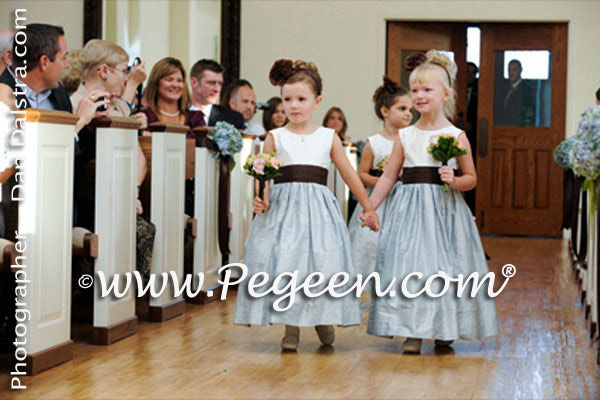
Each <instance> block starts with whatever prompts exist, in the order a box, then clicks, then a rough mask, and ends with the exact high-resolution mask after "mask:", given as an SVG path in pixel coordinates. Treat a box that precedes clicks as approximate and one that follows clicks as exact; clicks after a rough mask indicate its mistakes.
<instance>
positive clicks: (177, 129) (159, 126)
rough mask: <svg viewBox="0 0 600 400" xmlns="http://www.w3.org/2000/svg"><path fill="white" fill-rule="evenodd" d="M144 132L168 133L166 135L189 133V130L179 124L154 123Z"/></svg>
mask: <svg viewBox="0 0 600 400" xmlns="http://www.w3.org/2000/svg"><path fill="white" fill-rule="evenodd" d="M146 130H148V131H150V132H168V133H183V134H186V133H188V132H189V130H190V128H189V127H187V126H185V125H180V124H170V123H167V122H154V123H152V124H150V125H148V128H146Z"/></svg>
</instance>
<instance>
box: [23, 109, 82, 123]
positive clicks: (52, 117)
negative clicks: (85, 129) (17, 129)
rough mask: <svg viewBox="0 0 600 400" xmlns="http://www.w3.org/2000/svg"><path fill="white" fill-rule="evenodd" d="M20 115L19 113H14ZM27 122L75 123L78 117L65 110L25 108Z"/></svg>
mask: <svg viewBox="0 0 600 400" xmlns="http://www.w3.org/2000/svg"><path fill="white" fill-rule="evenodd" d="M15 115H17V117H20V116H21V114H15ZM25 118H26V119H27V122H46V123H48V124H63V125H75V124H76V123H77V121H79V117H77V116H76V115H73V114H71V113H68V112H66V111H55V110H40V109H38V108H28V109H27V110H25Z"/></svg>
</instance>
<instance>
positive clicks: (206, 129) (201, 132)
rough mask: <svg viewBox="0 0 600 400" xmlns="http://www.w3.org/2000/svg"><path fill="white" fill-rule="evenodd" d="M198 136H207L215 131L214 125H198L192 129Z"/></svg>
mask: <svg viewBox="0 0 600 400" xmlns="http://www.w3.org/2000/svg"><path fill="white" fill-rule="evenodd" d="M192 131H193V132H194V134H195V135H196V137H198V136H206V135H210V134H212V133H214V132H215V127H214V126H198V127H196V128H194V129H193V130H192Z"/></svg>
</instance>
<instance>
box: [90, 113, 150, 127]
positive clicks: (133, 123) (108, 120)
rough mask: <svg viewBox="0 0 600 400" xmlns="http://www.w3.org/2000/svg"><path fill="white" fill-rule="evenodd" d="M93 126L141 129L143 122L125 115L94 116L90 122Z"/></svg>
mask: <svg viewBox="0 0 600 400" xmlns="http://www.w3.org/2000/svg"><path fill="white" fill-rule="evenodd" d="M90 126H91V127H92V128H122V129H135V130H138V129H141V127H142V123H141V122H139V121H137V120H135V119H133V118H125V117H108V116H105V117H99V118H94V119H93V120H92V122H90Z"/></svg>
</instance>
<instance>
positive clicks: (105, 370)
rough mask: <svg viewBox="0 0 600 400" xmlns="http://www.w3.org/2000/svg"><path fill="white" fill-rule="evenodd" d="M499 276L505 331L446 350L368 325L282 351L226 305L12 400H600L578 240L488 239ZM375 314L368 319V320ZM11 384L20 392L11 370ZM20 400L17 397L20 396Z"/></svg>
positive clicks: (268, 331)
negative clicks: (505, 274) (578, 277)
mask: <svg viewBox="0 0 600 400" xmlns="http://www.w3.org/2000/svg"><path fill="white" fill-rule="evenodd" d="M483 242H484V247H485V249H486V251H487V253H488V254H490V256H491V257H492V260H491V261H490V262H489V265H490V269H491V270H492V271H494V272H496V273H497V274H498V275H500V270H501V268H502V266H503V265H504V264H507V263H511V264H514V265H515V266H516V268H517V273H516V275H515V277H513V278H512V279H511V281H510V282H509V283H508V285H507V287H506V288H505V290H504V292H503V293H502V294H501V295H500V296H499V297H498V298H497V307H498V315H499V321H500V334H499V335H498V336H496V337H492V338H488V339H486V340H484V341H482V342H481V343H480V342H473V343H472V342H464V341H460V342H458V343H456V344H454V345H453V349H452V350H449V351H446V352H439V351H436V350H434V346H433V343H432V342H431V341H427V342H425V343H424V345H423V348H422V355H420V356H414V355H412V356H411V355H402V354H401V339H400V338H396V339H394V340H390V339H383V338H376V337H373V336H368V335H366V333H365V330H366V328H365V323H363V324H362V325H361V326H356V327H351V328H345V329H337V330H336V335H337V337H336V343H335V346H334V348H333V349H331V348H323V347H320V345H319V340H318V338H317V335H316V333H315V332H314V330H313V329H309V328H303V329H302V330H301V335H300V346H299V349H298V352H297V353H281V351H280V347H279V342H280V340H281V337H282V332H283V327H281V326H274V327H252V328H247V327H241V326H234V325H233V324H232V320H233V312H234V309H235V293H234V294H233V295H232V297H231V298H230V299H229V300H228V301H226V302H215V303H212V304H210V305H208V306H193V305H189V304H188V305H187V310H186V314H185V315H183V316H181V317H178V318H176V319H174V320H171V321H169V322H166V323H163V324H155V323H148V322H141V323H140V326H139V331H138V333H137V334H136V335H134V336H131V337H129V338H127V339H124V340H122V341H120V342H117V343H115V344H113V345H111V346H107V347H103V346H93V345H90V344H87V343H83V342H76V343H75V353H74V359H73V361H71V362H69V363H67V364H64V365H61V366H59V367H56V368H54V369H52V370H49V371H46V372H44V373H41V374H40V375H38V376H35V377H31V378H25V379H22V380H21V381H22V382H24V383H25V384H26V385H27V386H28V389H27V390H25V391H22V392H20V393H18V395H15V394H17V393H15V392H8V391H4V392H2V393H0V397H1V398H6V397H7V396H8V398H17V399H28V398H31V399H33V398H35V399H38V398H44V399H50V398H53V399H57V398H61V399H62V398H95V399H110V398H144V399H146V398H152V399H169V398H173V399H175V398H176V399H183V398H313V399H319V398H353V399H354V398H598V397H600V367H599V366H597V365H596V360H595V354H596V351H595V349H593V350H592V349H591V348H590V341H589V338H588V336H589V330H588V329H587V326H586V324H587V321H585V319H584V318H583V310H582V308H581V306H580V304H579V292H578V291H577V288H576V285H575V283H574V278H573V273H572V272H571V265H570V262H569V258H568V247H567V242H566V240H559V239H523V238H503V237H485V238H484V240H483ZM364 316H365V317H366V312H365V313H364ZM1 381H2V382H0V383H1V385H2V386H1V387H2V390H4V388H7V387H9V383H8V382H7V381H8V376H7V374H6V371H3V375H2V376H1ZM10 396H13V397H10Z"/></svg>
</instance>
